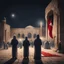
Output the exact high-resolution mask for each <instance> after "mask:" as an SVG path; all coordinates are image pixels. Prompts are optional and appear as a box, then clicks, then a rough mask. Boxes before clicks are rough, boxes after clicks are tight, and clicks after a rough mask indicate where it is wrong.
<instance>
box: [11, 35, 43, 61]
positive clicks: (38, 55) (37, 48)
mask: <svg viewBox="0 0 64 64" xmlns="http://www.w3.org/2000/svg"><path fill="white" fill-rule="evenodd" d="M11 45H12V58H15V59H17V45H18V40H17V39H16V36H14V37H13V39H12V41H11ZM41 45H42V42H41V39H40V37H39V35H37V38H36V39H35V41H34V46H35V52H34V59H35V60H40V59H41ZM29 46H30V42H29V40H28V38H27V37H25V40H24V41H23V49H24V52H23V54H24V59H28V58H29Z"/></svg>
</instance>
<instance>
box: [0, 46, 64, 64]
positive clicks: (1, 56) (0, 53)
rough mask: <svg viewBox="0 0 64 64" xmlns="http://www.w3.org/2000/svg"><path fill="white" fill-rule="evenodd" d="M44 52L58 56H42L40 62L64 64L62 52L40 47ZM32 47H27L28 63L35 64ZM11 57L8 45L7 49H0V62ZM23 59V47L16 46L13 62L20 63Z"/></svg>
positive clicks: (44, 63) (1, 63)
mask: <svg viewBox="0 0 64 64" xmlns="http://www.w3.org/2000/svg"><path fill="white" fill-rule="evenodd" d="M41 50H42V51H44V52H47V53H51V54H56V55H59V56H58V57H55V56H53V57H52V56H50V57H49V56H47V57H46V56H44V55H43V56H42V57H41V60H42V64H64V54H61V53H58V52H55V51H53V50H50V49H44V48H42V49H41ZM33 57H34V47H30V48H29V63H28V64H35V62H34V59H33ZM11 58H12V48H11V47H9V48H8V49H6V50H4V49H0V64H5V63H6V62H7V61H9V60H10V59H11ZM22 61H23V47H22V48H21V49H20V48H18V51H17V59H16V60H15V61H14V62H13V64H22Z"/></svg>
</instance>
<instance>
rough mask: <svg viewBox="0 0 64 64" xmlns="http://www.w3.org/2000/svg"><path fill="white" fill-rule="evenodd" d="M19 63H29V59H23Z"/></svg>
mask: <svg viewBox="0 0 64 64" xmlns="http://www.w3.org/2000/svg"><path fill="white" fill-rule="evenodd" d="M21 64H29V59H23V60H22V63H21Z"/></svg>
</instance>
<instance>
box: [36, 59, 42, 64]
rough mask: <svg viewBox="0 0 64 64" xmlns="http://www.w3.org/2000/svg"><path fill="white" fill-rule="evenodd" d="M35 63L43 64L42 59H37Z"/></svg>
mask: <svg viewBox="0 0 64 64" xmlns="http://www.w3.org/2000/svg"><path fill="white" fill-rule="evenodd" d="M35 64H43V62H42V60H35Z"/></svg>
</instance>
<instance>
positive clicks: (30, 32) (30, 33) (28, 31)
mask: <svg viewBox="0 0 64 64" xmlns="http://www.w3.org/2000/svg"><path fill="white" fill-rule="evenodd" d="M0 29H1V31H0V42H3V41H4V42H5V43H7V42H9V41H11V39H12V38H13V36H14V35H15V36H16V37H17V39H18V40H19V39H24V38H25V37H28V39H29V40H34V39H35V38H36V35H37V34H39V35H40V37H42V36H43V34H44V33H43V32H44V31H43V30H44V28H43V27H42V25H40V27H33V26H31V25H29V26H27V27H25V28H11V27H10V25H8V24H7V23H6V18H4V20H3V21H2V23H0ZM41 31H42V32H41ZM43 37H45V36H43Z"/></svg>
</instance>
